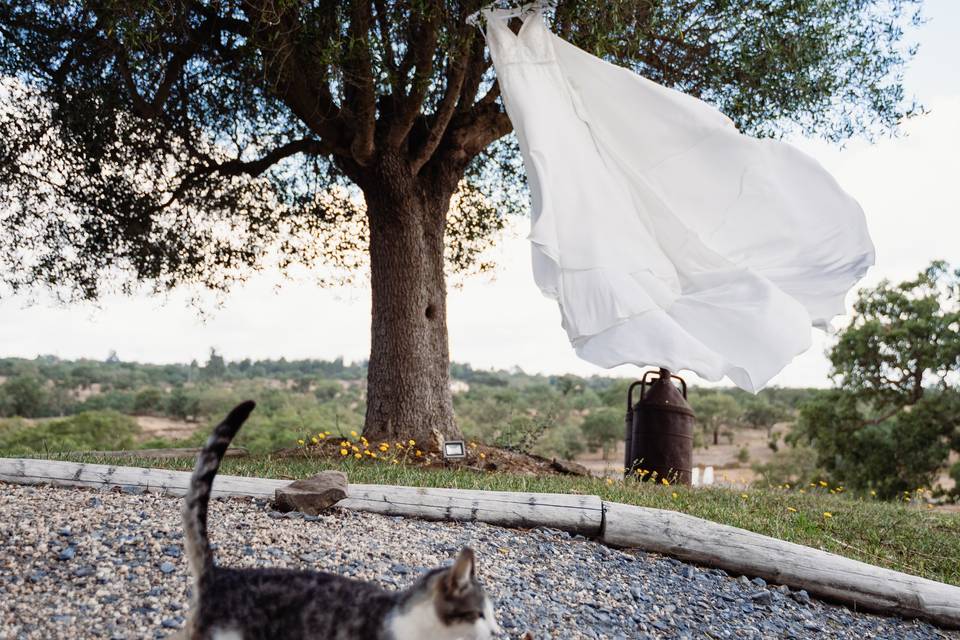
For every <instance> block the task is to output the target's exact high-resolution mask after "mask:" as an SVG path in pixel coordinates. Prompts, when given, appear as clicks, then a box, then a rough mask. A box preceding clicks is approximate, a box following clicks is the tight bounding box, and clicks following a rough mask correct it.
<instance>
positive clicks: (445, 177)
mask: <svg viewBox="0 0 960 640" xmlns="http://www.w3.org/2000/svg"><path fill="white" fill-rule="evenodd" d="M918 2H919V0H762V1H757V0H632V1H625V2H600V1H596V0H560V1H559V2H558V3H557V4H556V6H555V8H553V9H551V10H549V11H548V19H549V21H550V23H551V27H552V28H553V29H554V30H556V31H557V32H558V33H560V34H561V35H562V36H563V37H564V38H566V39H568V40H570V41H571V42H573V43H574V44H576V45H578V46H580V47H582V48H584V49H586V50H588V51H591V52H593V53H595V54H597V55H600V56H602V57H604V58H606V59H608V60H610V61H612V62H614V63H616V64H620V65H624V66H627V67H630V68H632V69H634V70H636V71H638V72H640V73H642V74H644V75H645V76H647V77H649V78H651V79H653V80H655V81H657V82H660V83H663V84H665V85H667V86H670V87H675V88H677V89H680V90H682V91H685V92H687V93H690V94H692V95H694V96H698V97H700V98H703V99H705V100H708V101H710V102H712V103H713V104H715V105H716V106H717V107H719V108H720V109H722V110H723V111H724V112H725V113H727V114H728V115H729V116H731V117H732V118H733V119H734V120H735V121H736V122H737V123H738V125H739V126H740V127H741V128H742V129H743V130H744V131H746V132H748V133H753V134H758V135H777V134H780V133H782V132H783V131H800V132H803V133H810V134H817V135H821V136H824V137H826V138H829V139H833V140H839V139H843V138H846V137H849V136H852V135H857V134H867V135H875V134H878V133H883V132H885V131H889V130H891V129H893V128H895V127H896V126H897V124H898V122H899V121H900V120H901V119H902V118H903V117H904V116H906V115H909V114H910V113H911V112H912V110H913V109H914V107H913V105H912V104H910V103H909V102H908V101H906V100H905V99H904V95H903V88H902V85H901V81H900V75H899V71H900V69H901V68H902V67H903V65H904V63H905V61H906V60H907V59H908V58H909V57H910V55H911V51H910V50H909V47H908V46H907V45H906V44H904V42H903V34H904V27H905V26H906V25H908V24H909V23H910V22H911V21H914V22H915V21H917V20H918V19H919V18H917V17H916V16H915V15H914V13H915V11H916V9H917V4H918ZM481 4H482V2H481V0H446V1H444V0H410V1H408V2H398V1H396V0H322V1H321V0H122V1H121V0H16V1H3V2H0V230H2V233H0V285H5V286H6V287H5V288H6V291H8V292H9V291H20V290H25V289H33V288H36V287H48V288H52V289H54V290H56V291H57V293H58V294H59V295H61V296H63V297H64V298H66V299H74V298H79V299H93V298H96V297H98V296H100V295H101V294H102V293H103V292H104V291H105V290H107V289H109V288H111V287H112V288H117V287H119V288H120V289H122V290H130V289H132V288H133V287H134V286H135V285H136V284H137V283H147V286H149V287H152V288H153V289H155V290H157V291H163V290H168V289H171V288H173V287H175V286H177V285H182V284H187V285H199V286H203V287H210V288H213V289H220V290H223V289H226V288H228V287H229V286H230V285H231V284H233V283H235V282H237V281H239V280H242V279H243V278H245V277H247V276H248V275H249V274H250V273H251V272H253V271H255V270H257V269H263V268H267V267H270V266H273V265H276V266H279V267H280V268H285V267H291V266H293V265H300V264H302V265H312V264H315V263H317V262H321V261H324V260H326V261H328V262H330V261H332V263H333V264H335V265H337V266H340V267H344V268H351V267H355V266H358V265H360V266H362V267H368V268H369V279H370V286H371V290H372V330H371V351H370V361H369V370H368V382H369V385H368V392H369V396H368V402H367V414H366V426H365V431H364V432H365V433H366V434H367V436H368V437H369V438H371V439H381V438H389V439H391V440H392V439H394V438H407V437H413V438H416V439H417V440H418V441H421V442H423V443H424V445H425V446H429V443H433V446H435V445H436V441H437V440H438V439H439V438H441V437H449V436H456V435H459V429H458V428H457V426H456V423H455V420H454V415H453V407H452V402H451V396H450V391H449V389H448V382H449V373H448V370H449V357H448V339H447V324H446V323H447V319H446V281H445V267H450V268H465V267H468V266H469V265H471V264H475V261H476V260H477V259H478V255H479V252H480V251H481V250H482V248H483V247H484V246H485V244H486V241H488V240H489V238H491V237H492V235H491V234H492V233H493V232H495V231H496V230H497V229H499V228H500V227H501V226H502V225H503V216H504V215H505V214H507V213H510V212H512V211H518V210H520V209H522V207H523V205H524V202H525V199H526V198H525V195H524V188H523V184H524V183H523V180H522V172H521V171H520V165H519V162H518V156H517V151H516V144H515V141H514V139H513V138H511V137H509V136H508V134H509V133H510V132H511V124H510V121H509V119H508V118H507V116H506V113H505V112H504V109H503V104H502V101H501V100H500V96H499V88H498V85H497V83H496V79H495V77H494V74H493V70H492V68H491V63H490V58H489V56H488V54H487V53H486V51H485V48H484V42H483V38H482V36H481V34H480V32H479V31H478V30H477V29H476V28H475V27H473V26H470V25H468V24H467V22H466V18H467V16H468V15H469V14H471V13H472V12H474V11H476V10H477V9H479V8H480V7H481ZM515 24H516V23H515ZM515 24H514V26H515ZM451 203H453V204H454V205H455V206H452V207H451ZM364 252H365V254H366V255H368V258H369V260H368V263H365V262H362V261H358V260H357V258H356V257H357V255H361V254H364ZM361 263H362V264H361ZM304 339H305V340H309V341H314V342H317V343H331V342H336V336H304Z"/></svg>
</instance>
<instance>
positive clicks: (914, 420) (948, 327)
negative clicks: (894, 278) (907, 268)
mask: <svg viewBox="0 0 960 640" xmlns="http://www.w3.org/2000/svg"><path fill="white" fill-rule="evenodd" d="M830 361H831V363H832V365H833V375H834V379H835V381H836V383H837V388H836V389H834V390H832V391H831V392H829V393H826V394H823V395H819V396H818V397H817V398H816V399H815V400H813V401H810V402H808V403H806V404H804V405H802V407H801V409H800V419H799V421H798V424H797V427H796V431H795V433H793V434H791V436H790V438H791V440H793V441H794V442H797V441H800V442H805V443H809V444H810V445H811V446H812V447H813V448H814V449H815V450H816V451H817V454H818V464H819V466H821V467H823V468H824V469H826V471H827V472H828V473H830V474H831V476H832V477H833V479H834V480H835V481H837V482H843V483H845V484H847V485H848V486H850V487H851V488H856V489H871V490H874V491H876V492H877V493H878V494H879V495H881V496H883V497H888V498H889V497H893V496H895V495H898V494H899V493H900V492H902V491H913V490H914V489H916V488H918V487H921V486H922V487H929V486H931V484H932V483H933V481H934V478H935V477H936V475H937V473H938V471H939V470H940V469H941V467H942V466H943V465H944V464H945V463H946V462H947V459H948V456H949V453H950V450H951V448H953V449H955V450H958V451H960V380H958V375H960V269H958V270H952V269H950V268H949V267H948V265H947V264H946V263H943V262H934V263H933V264H932V265H930V267H928V268H927V269H926V270H924V271H923V272H922V273H920V274H918V275H917V277H916V278H913V279H911V280H907V281H905V282H901V283H897V284H893V283H891V282H889V281H886V280H885V281H883V282H881V283H880V284H878V285H877V286H876V287H872V288H869V289H864V290H862V291H860V294H859V298H858V299H857V301H856V303H855V305H854V316H853V318H852V320H851V323H850V325H849V326H848V327H847V328H846V329H845V330H844V331H843V332H842V333H841V334H840V336H839V338H838V340H837V343H836V344H835V345H834V347H833V348H832V350H831V351H830Z"/></svg>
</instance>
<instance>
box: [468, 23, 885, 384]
mask: <svg viewBox="0 0 960 640" xmlns="http://www.w3.org/2000/svg"><path fill="white" fill-rule="evenodd" d="M510 15H512V14H509V13H506V12H498V11H487V12H485V17H486V19H487V27H486V32H485V35H486V38H487V45H488V47H489V50H490V54H491V57H492V59H493V63H494V67H495V70H496V74H497V79H498V81H499V83H500V91H501V96H502V99H503V102H504V105H505V107H506V110H507V114H508V115H509V117H510V120H511V122H512V123H513V126H514V130H515V131H516V135H517V137H518V139H519V143H520V149H521V152H522V154H523V159H524V164H525V168H526V172H527V179H528V182H529V186H530V192H531V197H532V212H531V231H530V242H531V246H532V253H533V270H534V277H535V280H536V283H537V285H538V287H539V288H540V289H541V291H542V292H543V293H544V294H545V295H547V296H549V297H550V298H552V299H554V300H556V301H557V303H558V304H559V307H560V311H561V317H562V324H563V327H564V329H565V330H566V332H567V335H568V336H569V338H570V341H571V344H572V345H573V346H574V348H575V349H576V352H577V354H578V355H579V356H580V357H581V358H583V359H585V360H587V361H589V362H593V363H595V364H597V365H600V366H603V367H612V366H616V365H619V364H624V363H633V364H637V365H641V366H643V365H653V366H662V367H666V368H668V369H671V370H674V371H679V370H682V369H687V370H691V371H694V372H695V373H697V374H698V375H700V376H702V377H703V378H706V379H708V380H719V379H721V378H723V377H724V376H727V377H728V378H729V379H730V380H732V381H733V382H734V383H735V384H736V385H738V386H740V387H742V388H744V389H747V390H749V391H753V392H755V391H757V390H759V389H760V388H762V387H763V386H764V385H765V384H766V383H767V382H768V381H769V380H770V378H772V377H773V376H774V375H776V373H777V372H779V371H780V370H781V369H782V368H783V367H784V366H785V365H786V364H787V363H789V362H790V360H791V359H792V358H793V357H794V356H796V355H797V354H799V353H802V352H803V351H805V350H806V349H808V348H809V346H810V326H811V325H814V326H825V325H826V324H827V323H828V322H829V321H830V319H831V318H832V317H833V316H835V315H837V314H841V313H843V312H844V297H845V295H846V293H847V291H848V290H849V289H850V287H852V286H853V285H854V284H855V283H856V282H857V281H858V280H859V279H860V278H861V277H862V276H863V275H864V274H865V273H866V270H867V269H868V267H870V266H871V265H872V264H873V262H874V249H873V244H872V242H871V240H870V236H869V234H868V232H867V227H866V221H865V219H864V215H863V211H862V210H861V208H860V206H859V205H858V204H857V202H856V201H855V200H854V199H853V198H852V197H850V196H849V195H848V194H847V193H845V192H844V191H843V189H841V188H840V186H839V185H838V184H837V182H836V181H835V180H834V179H833V178H832V177H831V176H830V174H829V173H827V171H826V170H824V169H823V167H821V166H820V165H819V164H818V163H817V162H816V161H815V160H813V159H812V158H810V157H808V156H806V155H805V154H803V153H802V152H800V151H798V150H797V149H795V148H793V147H792V146H790V145H788V144H786V143H783V142H779V141H776V140H766V139H756V138H752V137H749V136H745V135H742V134H741V133H739V132H738V131H737V129H736V127H735V126H734V125H733V123H732V122H731V121H730V119H729V118H727V117H726V116H724V115H723V114H721V113H720V112H719V111H717V110H716V109H714V108H713V107H711V106H709V105H708V104H706V103H704V102H702V101H700V100H698V99H696V98H693V97H691V96H688V95H686V94H683V93H681V92H678V91H675V90H673V89H669V88H666V87H663V86H661V85H658V84H656V83H655V82H652V81H650V80H647V79H646V78H643V77H641V76H639V75H637V74H635V73H633V72H632V71H630V70H628V69H624V68H621V67H618V66H615V65H612V64H610V63H607V62H605V61H603V60H601V59H599V58H597V57H595V56H592V55H590V54H588V53H586V52H585V51H583V50H581V49H578V48H577V47H575V46H574V45H572V44H570V43H568V42H566V41H564V40H563V39H562V38H560V37H558V36H556V35H555V34H553V33H551V32H550V30H549V29H548V28H547V26H546V24H545V22H544V20H543V18H542V16H541V15H540V13H539V12H534V13H533V14H531V15H530V16H528V17H527V18H526V19H525V20H524V22H523V26H522V27H521V29H520V31H519V32H518V33H517V34H514V33H513V31H511V30H510V28H509V27H508V26H507V18H508V16H510Z"/></svg>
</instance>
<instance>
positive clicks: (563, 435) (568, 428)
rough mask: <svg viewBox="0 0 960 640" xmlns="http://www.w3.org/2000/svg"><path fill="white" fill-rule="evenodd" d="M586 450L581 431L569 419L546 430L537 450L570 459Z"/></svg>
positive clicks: (548, 454)
mask: <svg viewBox="0 0 960 640" xmlns="http://www.w3.org/2000/svg"><path fill="white" fill-rule="evenodd" d="M585 450H586V446H585V444H584V438H583V431H581V430H580V429H579V428H578V427H577V426H575V425H574V424H573V423H572V422H571V421H564V422H561V423H560V424H558V425H556V426H554V427H553V428H552V429H550V430H548V431H547V433H546V434H545V435H544V436H543V438H542V439H541V440H540V443H539V446H538V447H537V451H538V452H539V453H542V454H544V455H547V456H551V457H555V458H560V459H563V460H572V459H573V458H574V457H576V456H578V455H580V454H581V453H583V452H584V451H585Z"/></svg>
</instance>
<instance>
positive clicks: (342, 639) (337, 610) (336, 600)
mask: <svg viewBox="0 0 960 640" xmlns="http://www.w3.org/2000/svg"><path fill="white" fill-rule="evenodd" d="M397 597H398V594H397V593H396V592H393V591H387V590H386V589H382V588H381V587H379V586H377V585H374V584H370V583H366V582H360V581H358V580H351V579H349V578H344V577H342V576H338V575H336V574H332V573H321V572H308V571H297V570H293V569H257V570H250V569H232V568H224V567H218V568H215V569H213V571H212V573H211V574H210V576H209V581H207V582H206V583H205V585H204V589H203V593H202V594H201V602H202V606H201V608H200V615H199V616H198V618H197V619H196V620H195V621H194V624H195V627H194V629H196V631H197V632H198V636H199V637H200V638H203V639H204V640H207V639H209V640H217V639H216V636H217V635H221V634H223V635H224V637H225V638H232V639H233V638H236V639H237V640H239V639H240V638H242V640H280V639H284V640H299V639H302V640H313V639H315V638H316V639H320V638H322V639H324V640H327V639H329V640H348V639H353V638H369V639H371V640H376V639H377V638H379V637H380V630H381V629H382V627H383V619H384V617H385V616H386V615H387V614H388V613H389V612H390V611H391V609H392V607H393V606H394V604H395V602H396V599H397ZM218 631H219V633H217V632H218ZM231 631H234V632H236V634H237V635H229V633H230V632H231Z"/></svg>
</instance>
